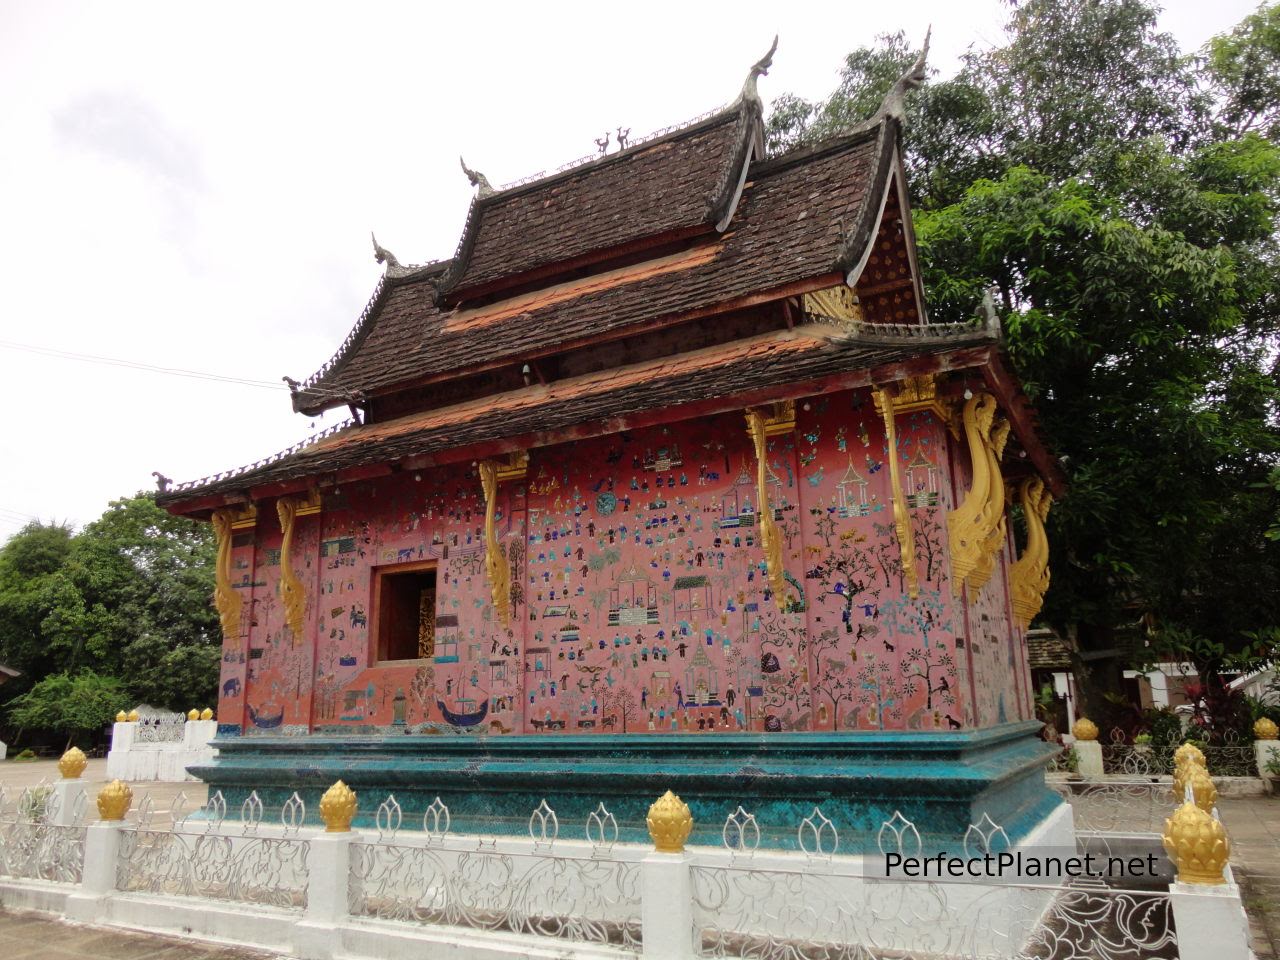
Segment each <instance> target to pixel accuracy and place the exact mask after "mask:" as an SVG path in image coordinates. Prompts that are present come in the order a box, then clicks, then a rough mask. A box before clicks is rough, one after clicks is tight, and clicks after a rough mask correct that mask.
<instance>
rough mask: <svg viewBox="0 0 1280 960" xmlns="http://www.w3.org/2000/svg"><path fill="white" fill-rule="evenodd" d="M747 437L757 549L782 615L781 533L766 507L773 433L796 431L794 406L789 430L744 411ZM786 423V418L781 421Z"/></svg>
mask: <svg viewBox="0 0 1280 960" xmlns="http://www.w3.org/2000/svg"><path fill="white" fill-rule="evenodd" d="M746 417H747V434H748V436H750V437H751V443H752V445H753V446H754V447H755V452H756V502H757V509H756V516H757V517H758V518H759V520H760V547H761V549H762V550H763V551H764V561H765V569H766V570H767V571H768V575H769V589H770V590H771V591H773V601H774V603H776V604H777V605H778V610H779V611H780V612H782V613H786V611H787V594H786V591H787V578H786V576H785V573H784V567H783V563H782V532H781V531H780V530H779V529H778V521H777V520H775V519H774V516H773V507H772V506H771V505H770V503H769V450H768V447H769V442H768V438H769V437H770V436H771V434H772V433H781V432H784V431H785V430H786V429H794V427H795V405H794V404H792V405H791V409H790V421H789V423H790V426H789V427H784V428H783V429H771V428H775V427H777V426H778V424H779V422H780V421H779V420H778V419H777V418H776V417H773V418H771V417H769V416H768V415H767V414H766V413H765V412H764V411H763V410H760V409H758V408H754V407H753V408H752V409H750V410H748V411H747V413H746ZM781 422H783V423H786V422H787V421H786V420H785V415H784V419H783V420H782V421H781Z"/></svg>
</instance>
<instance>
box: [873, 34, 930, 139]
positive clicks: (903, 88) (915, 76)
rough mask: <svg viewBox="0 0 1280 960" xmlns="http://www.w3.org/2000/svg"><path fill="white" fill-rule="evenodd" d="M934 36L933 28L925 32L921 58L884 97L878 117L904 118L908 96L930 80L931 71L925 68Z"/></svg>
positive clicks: (917, 59) (918, 58)
mask: <svg viewBox="0 0 1280 960" xmlns="http://www.w3.org/2000/svg"><path fill="white" fill-rule="evenodd" d="M932 35H933V27H932V26H930V27H929V29H928V30H927V31H925V35H924V46H923V47H921V49H920V56H919V57H917V58H916V62H915V63H913V64H912V65H911V69H910V70H908V71H907V72H906V73H904V74H903V75H902V76H901V77H899V78H898V79H897V81H896V82H895V83H894V85H893V86H892V87H890V88H889V92H888V93H886V94H885V95H884V100H883V101H882V102H881V103H880V112H879V114H878V115H877V116H880V117H893V118H894V119H895V120H901V119H902V118H903V116H904V114H905V113H906V109H907V94H908V93H910V92H911V91H912V90H918V89H919V88H920V87H923V86H924V82H925V80H926V79H928V76H929V71H928V69H927V68H926V67H925V61H926V60H927V59H928V57H929V37H930V36H932Z"/></svg>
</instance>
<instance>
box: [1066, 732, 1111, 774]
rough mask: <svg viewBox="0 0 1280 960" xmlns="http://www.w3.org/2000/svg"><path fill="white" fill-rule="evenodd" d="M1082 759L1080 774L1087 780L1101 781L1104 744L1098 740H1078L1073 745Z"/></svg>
mask: <svg viewBox="0 0 1280 960" xmlns="http://www.w3.org/2000/svg"><path fill="white" fill-rule="evenodd" d="M1072 746H1074V747H1075V748H1076V756H1077V757H1078V758H1079V759H1080V767H1079V771H1078V772H1079V774H1080V775H1081V776H1082V777H1084V778H1085V779H1086V780H1100V779H1101V778H1102V775H1103V769H1102V744H1100V743H1099V742H1098V741H1097V740H1076V742H1075V743H1074V744H1072Z"/></svg>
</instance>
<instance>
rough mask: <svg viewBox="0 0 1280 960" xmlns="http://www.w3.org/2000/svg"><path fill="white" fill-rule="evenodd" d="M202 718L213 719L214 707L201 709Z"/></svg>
mask: <svg viewBox="0 0 1280 960" xmlns="http://www.w3.org/2000/svg"><path fill="white" fill-rule="evenodd" d="M200 719H201V720H212V719H213V709H212V708H210V707H205V708H204V709H203V710H201V711H200Z"/></svg>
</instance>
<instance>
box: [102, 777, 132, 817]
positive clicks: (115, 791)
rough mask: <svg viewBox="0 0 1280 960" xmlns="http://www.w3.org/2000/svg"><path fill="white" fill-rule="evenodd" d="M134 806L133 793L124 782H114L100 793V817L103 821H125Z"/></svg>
mask: <svg viewBox="0 0 1280 960" xmlns="http://www.w3.org/2000/svg"><path fill="white" fill-rule="evenodd" d="M132 805H133V791H132V790H130V789H129V785H128V784H127V783H125V782H124V781H123V780H112V781H111V782H110V783H108V784H107V785H106V786H105V787H103V788H102V789H101V790H99V791H98V817H99V818H100V819H102V820H123V819H124V815H125V814H126V813H128V812H129V807H130V806H132Z"/></svg>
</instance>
